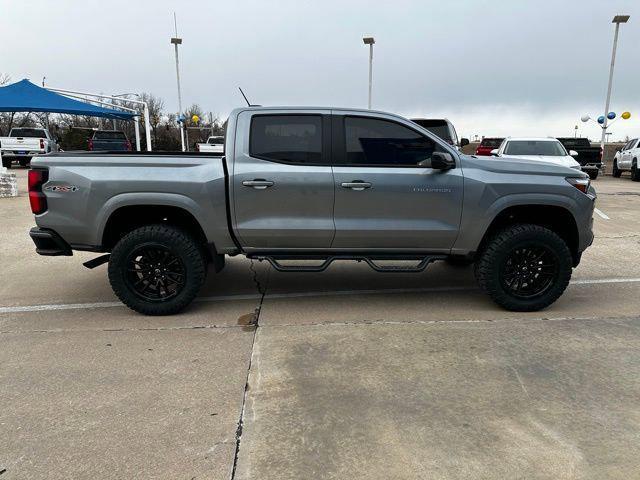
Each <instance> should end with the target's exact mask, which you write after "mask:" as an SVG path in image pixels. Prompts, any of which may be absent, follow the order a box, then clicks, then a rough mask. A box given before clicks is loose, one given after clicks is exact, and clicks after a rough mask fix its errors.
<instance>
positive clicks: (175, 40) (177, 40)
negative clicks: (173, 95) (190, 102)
mask: <svg viewBox="0 0 640 480" xmlns="http://www.w3.org/2000/svg"><path fill="white" fill-rule="evenodd" d="M173 23H174V26H175V29H176V36H175V37H172V38H171V43H172V44H173V46H174V48H175V52H176V80H177V81H178V118H180V115H182V93H181V91H180V62H179V61H178V45H182V39H181V38H178V26H177V24H176V14H175V12H174V14H173ZM180 142H181V143H182V151H183V152H184V151H185V148H184V122H180Z"/></svg>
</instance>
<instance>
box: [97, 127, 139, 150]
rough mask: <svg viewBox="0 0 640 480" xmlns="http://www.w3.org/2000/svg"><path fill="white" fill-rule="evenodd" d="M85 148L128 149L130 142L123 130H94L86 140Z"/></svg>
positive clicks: (129, 148)
mask: <svg viewBox="0 0 640 480" xmlns="http://www.w3.org/2000/svg"><path fill="white" fill-rule="evenodd" d="M87 150H90V151H97V150H108V151H112V152H113V151H123V150H124V151H128V152H130V151H131V150H132V148H131V142H130V141H129V139H128V138H127V136H126V135H125V133H124V132H121V131H118V130H96V131H95V132H93V135H92V136H91V138H89V140H87Z"/></svg>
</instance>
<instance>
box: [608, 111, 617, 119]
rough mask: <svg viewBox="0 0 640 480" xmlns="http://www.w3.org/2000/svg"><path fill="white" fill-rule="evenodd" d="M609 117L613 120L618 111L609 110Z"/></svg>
mask: <svg viewBox="0 0 640 480" xmlns="http://www.w3.org/2000/svg"><path fill="white" fill-rule="evenodd" d="M607 118H608V119H609V120H613V119H614V118H616V112H609V113H607Z"/></svg>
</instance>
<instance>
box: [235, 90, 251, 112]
mask: <svg viewBox="0 0 640 480" xmlns="http://www.w3.org/2000/svg"><path fill="white" fill-rule="evenodd" d="M238 90H240V93H241V94H242V96H243V97H244V101H245V102H247V107H253V105H251V104H250V103H249V99H248V98H247V96H246V95H245V94H244V92H243V91H242V88H240V87H238Z"/></svg>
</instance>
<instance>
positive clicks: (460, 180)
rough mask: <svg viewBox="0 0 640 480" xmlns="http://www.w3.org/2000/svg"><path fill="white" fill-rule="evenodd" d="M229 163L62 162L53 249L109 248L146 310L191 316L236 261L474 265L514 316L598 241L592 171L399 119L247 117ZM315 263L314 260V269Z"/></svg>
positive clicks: (270, 113)
mask: <svg viewBox="0 0 640 480" xmlns="http://www.w3.org/2000/svg"><path fill="white" fill-rule="evenodd" d="M225 142H226V143H225V156H224V157H222V156H215V155H208V154H199V153H191V154H189V153H186V154H184V153H182V154H178V153H156V152H149V153H138V152H135V153H129V152H95V153H57V154H51V155H46V156H44V157H38V158H36V159H34V160H33V162H32V169H31V171H30V172H29V197H30V201H31V208H32V210H33V212H34V214H35V220H36V224H37V225H38V226H37V227H36V228H33V229H32V230H31V232H30V235H31V237H32V239H33V241H34V242H35V244H36V247H37V248H36V251H37V252H38V253H40V254H41V255H72V250H88V251H93V252H103V253H105V255H101V256H100V257H97V258H95V259H93V260H90V261H89V262H86V263H85V265H86V266H88V267H90V268H92V267H95V266H97V265H100V264H102V263H106V262H107V261H108V263H109V268H108V273H109V280H110V282H111V285H112V287H113V290H114V292H115V293H116V295H117V296H118V297H119V298H120V299H121V300H122V302H124V303H125V304H126V305H128V306H129V307H130V308H132V309H133V310H136V311H138V312H141V313H144V314H150V315H164V314H172V313H176V312H178V311H180V310H182V309H183V308H185V307H186V306H187V305H188V304H189V303H190V302H191V301H192V300H193V299H194V298H195V297H196V295H197V294H198V291H199V290H200V288H201V286H202V284H203V282H204V280H205V276H206V275H207V270H208V265H209V264H211V265H212V270H214V271H215V272H218V271H220V270H221V269H222V268H223V267H224V259H225V256H226V255H238V254H243V255H246V256H247V257H249V258H254V259H260V260H267V261H269V262H270V263H271V265H272V266H273V267H274V268H275V269H277V270H279V271H296V272H299V271H308V272H319V271H322V270H324V269H326V268H327V267H328V266H329V264H331V262H333V261H334V260H360V261H364V262H366V263H368V264H369V265H370V266H371V267H372V268H374V269H375V270H377V271H379V272H420V271H422V270H424V269H425V268H426V267H427V266H428V265H429V264H430V263H431V262H433V261H437V260H446V261H450V262H452V263H475V273H476V277H477V280H478V283H479V285H480V286H481V287H482V288H483V289H484V290H485V291H486V292H487V293H488V294H489V295H490V296H491V298H492V299H493V300H494V301H495V302H496V303H498V304H499V305H501V306H502V307H504V308H507V309H509V310H517V311H531V310H538V309H541V308H544V307H546V306H548V305H550V304H551V303H553V302H554V301H555V300H556V299H557V298H558V297H559V296H560V295H561V294H562V293H563V291H564V290H565V288H566V287H567V284H568V283H569V279H570V277H571V273H572V269H573V268H574V267H576V266H577V265H578V263H579V262H580V257H581V254H582V252H583V251H584V250H585V249H586V248H587V247H588V246H589V245H590V244H591V242H592V241H593V233H592V222H593V219H592V214H593V209H594V204H595V199H596V195H595V191H594V190H593V188H592V187H591V186H590V183H589V178H588V177H587V175H586V174H584V173H582V172H580V171H577V170H575V169H571V168H567V167H563V166H559V165H553V164H550V163H545V162H538V161H530V160H518V159H509V158H508V157H501V158H493V157H481V158H477V157H475V156H467V155H463V154H461V153H460V152H459V151H457V150H456V149H455V148H454V147H452V146H450V145H448V144H447V143H446V142H444V141H442V140H441V139H439V138H438V137H436V136H435V135H433V134H432V133H430V132H429V131H427V130H425V129H423V128H421V127H420V126H419V125H416V124H415V123H414V122H411V121H409V120H407V119H405V118H402V117H399V116H397V115H393V114H389V113H383V112H376V111H371V110H344V109H335V108H290V107H289V108H263V107H248V108H240V109H237V110H234V111H233V112H232V113H231V115H230V117H229V122H228V128H227V134H226V139H225ZM310 260H314V261H312V262H310Z"/></svg>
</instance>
